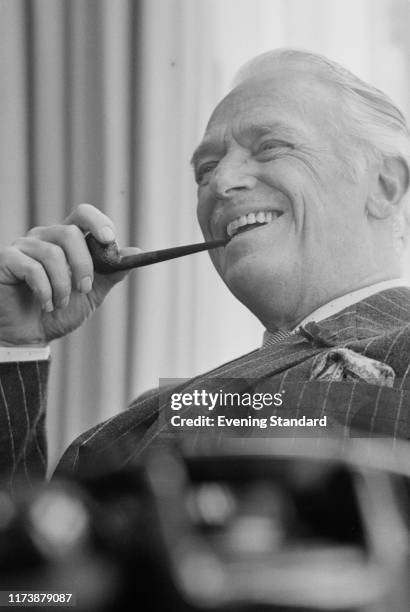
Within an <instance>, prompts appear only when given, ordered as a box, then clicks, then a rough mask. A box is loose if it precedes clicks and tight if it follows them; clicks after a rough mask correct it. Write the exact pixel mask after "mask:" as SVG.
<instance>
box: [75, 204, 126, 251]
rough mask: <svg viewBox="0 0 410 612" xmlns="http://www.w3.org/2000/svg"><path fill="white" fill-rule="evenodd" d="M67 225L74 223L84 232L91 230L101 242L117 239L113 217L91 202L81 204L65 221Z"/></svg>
mask: <svg viewBox="0 0 410 612" xmlns="http://www.w3.org/2000/svg"><path fill="white" fill-rule="evenodd" d="M64 224H65V225H70V224H74V225H77V226H78V227H79V228H81V229H82V231H83V232H91V233H92V234H93V236H95V238H97V240H99V241H100V242H104V243H107V242H112V241H113V240H115V235H116V231H115V226H114V224H113V222H112V221H111V219H110V218H109V217H107V215H104V213H102V212H101V211H100V210H98V208H95V206H92V205H91V204H80V205H79V206H77V208H76V209H75V210H73V212H72V213H70V214H69V215H68V217H67V218H66V219H65V221H64Z"/></svg>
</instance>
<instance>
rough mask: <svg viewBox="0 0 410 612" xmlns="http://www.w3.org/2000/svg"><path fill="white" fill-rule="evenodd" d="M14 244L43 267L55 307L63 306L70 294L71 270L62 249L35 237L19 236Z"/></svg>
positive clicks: (65, 304) (66, 303)
mask: <svg viewBox="0 0 410 612" xmlns="http://www.w3.org/2000/svg"><path fill="white" fill-rule="evenodd" d="M14 246H15V247H17V248H18V249H19V251H21V252H22V253H24V254H25V255H28V256H29V257H31V258H32V259H34V260H36V261H37V262H38V263H40V264H41V265H42V267H43V268H44V270H45V272H46V274H47V276H48V279H49V282H50V285H51V288H52V292H53V304H54V306H55V307H56V308H65V307H66V306H67V305H68V302H69V300H70V294H71V272H70V269H69V266H68V262H67V259H66V256H65V253H64V251H63V249H62V248H61V247H60V246H58V245H56V244H52V243H50V242H44V241H42V240H38V239H36V238H19V239H18V240H16V241H15V243H14Z"/></svg>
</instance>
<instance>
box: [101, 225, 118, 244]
mask: <svg viewBox="0 0 410 612" xmlns="http://www.w3.org/2000/svg"><path fill="white" fill-rule="evenodd" d="M100 238H101V240H103V241H104V242H112V241H113V240H115V234H114V232H113V231H112V229H111V228H110V227H108V225H106V226H105V227H103V228H102V230H100Z"/></svg>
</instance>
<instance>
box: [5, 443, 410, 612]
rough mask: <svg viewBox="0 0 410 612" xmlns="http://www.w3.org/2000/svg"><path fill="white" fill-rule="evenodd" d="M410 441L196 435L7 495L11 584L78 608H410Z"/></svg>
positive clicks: (7, 553) (378, 610)
mask: <svg viewBox="0 0 410 612" xmlns="http://www.w3.org/2000/svg"><path fill="white" fill-rule="evenodd" d="M409 480H410V450H409V448H408V446H407V445H402V446H401V445H397V446H396V448H395V452H394V454H393V452H392V451H391V450H389V447H388V443H387V442H386V444H385V443H384V442H383V441H373V440H372V441H369V440H360V439H359V440H357V439H356V440H350V441H345V446H344V447H343V446H341V444H340V442H337V441H335V440H318V439H298V440H297V441H294V442H293V443H292V442H291V441H289V440H285V439H282V440H281V439H264V440H261V439H258V440H252V439H246V440H245V439H242V440H239V439H231V440H228V441H227V440H224V444H223V448H220V447H219V445H216V444H214V443H212V442H209V441H205V440H204V441H198V440H192V441H190V440H189V439H188V440H187V441H186V442H185V443H184V444H183V445H182V447H181V446H180V447H175V446H174V445H172V446H171V445H170V446H169V447H164V446H162V447H161V448H160V447H159V448H157V449H156V450H155V451H154V449H153V450H152V452H150V453H149V455H147V456H146V458H145V459H144V461H142V462H141V463H139V464H136V465H133V466H128V467H127V469H123V470H121V471H117V472H110V473H106V474H103V475H93V476H90V477H87V478H85V479H83V480H82V481H81V482H80V483H75V484H74V483H70V482H55V483H52V484H51V485H49V486H48V487H39V488H38V489H35V490H34V491H30V492H27V491H22V492H20V493H18V494H17V495H16V497H15V499H13V500H12V499H11V498H9V497H7V496H6V494H1V495H0V568H1V590H3V591H4V590H15V591H16V590H20V591H21V590H24V591H28V590H32V591H39V590H42V589H45V590H47V591H50V590H51V591H59V592H61V591H66V592H73V593H75V594H76V601H77V605H76V609H78V610H94V609H98V610H110V611H111V610H116V609H117V610H118V609H122V610H128V609H129V610H131V609H134V608H136V609H139V610H142V611H147V612H148V611H150V612H151V611H154V612H155V611H158V612H159V611H161V612H166V611H170V612H171V611H178V612H179V611H182V612H183V611H187V612H188V611H199V610H215V611H216V610H221V611H231V612H233V611H238V612H239V611H244V610H247V611H253V610H255V611H257V612H259V611H262V610H302V609H303V610H329V611H330V610H366V612H368V611H372V612H382V611H387V610H388V611H389V612H390V611H392V612H393V611H394V612H405V611H406V612H407V610H408V609H409V605H410V599H409V592H408V585H407V582H408V576H409V532H408V524H406V523H408V520H409Z"/></svg>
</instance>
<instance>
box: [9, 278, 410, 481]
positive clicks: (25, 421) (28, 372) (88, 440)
mask: <svg viewBox="0 0 410 612" xmlns="http://www.w3.org/2000/svg"><path fill="white" fill-rule="evenodd" d="M335 347H336V348H341V349H348V352H347V353H346V352H344V354H348V355H351V352H354V353H356V354H358V355H362V356H364V357H365V358H369V359H371V360H374V361H375V362H380V363H381V364H386V365H387V366H388V368H387V370H388V371H389V372H390V370H391V371H392V385H393V386H386V385H385V384H382V383H380V384H377V381H375V382H373V383H372V384H369V383H368V382H365V379H360V377H359V378H358V379H357V380H353V381H352V380H343V379H339V380H337V381H334V380H323V379H320V378H319V379H318V378H316V379H315V374H314V373H315V372H317V371H318V367H317V365H318V363H321V362H323V361H324V360H323V358H324V357H325V356H326V354H327V353H330V352H331V351H333V352H334V349H335ZM342 353H343V351H342ZM376 365H377V363H376ZM373 366H374V364H373ZM38 367H39V366H37V364H20V366H19V368H17V366H16V364H8V365H7V366H5V367H4V366H3V365H1V366H0V380H1V382H2V386H1V391H0V392H1V393H2V396H1V398H0V399H1V401H2V405H1V410H2V418H3V427H2V430H1V432H2V434H1V435H2V441H3V445H2V449H3V453H2V454H3V457H2V462H1V466H2V469H3V474H4V479H5V481H6V482H7V483H10V482H12V481H13V479H14V478H15V476H16V474H17V473H19V474H21V475H22V477H23V478H24V479H26V480H28V481H29V480H30V479H31V476H32V474H33V475H34V474H43V473H44V459H45V451H44V450H43V449H44V444H45V440H44V430H43V426H44V419H43V415H44V401H45V398H44V392H45V391H44V389H45V378H46V374H45V373H43V375H42V376H41V371H40V370H39V369H38ZM319 369H320V368H319ZM378 369H380V371H383V370H384V369H385V368H383V367H381V368H376V370H378ZM359 370H360V368H359ZM365 370H366V368H365ZM255 380H256V383H255ZM257 381H260V382H259V383H258V382H257ZM262 383H263V388H264V390H265V391H266V389H267V385H268V388H269V390H270V391H271V392H272V393H276V392H282V393H283V392H284V393H285V398H286V401H285V403H284V407H280V408H277V409H276V410H277V414H278V415H281V416H286V417H298V416H301V415H303V416H306V417H307V418H320V417H322V416H324V415H325V416H327V417H328V421H329V422H330V423H331V424H334V425H335V427H337V428H338V429H339V431H340V429H341V430H342V431H343V432H344V433H345V435H346V436H348V435H355V432H356V433H357V434H358V435H361V436H387V437H389V438H391V439H392V441H394V440H396V439H398V438H404V439H409V438H410V289H409V288H406V287H400V288H394V289H389V290H386V291H383V292H381V293H378V294H376V295H373V296H371V297H369V298H367V299H365V300H363V301H362V302H359V303H357V304H354V305H353V306H350V307H348V308H346V309H345V310H343V311H342V312H339V313H337V314H336V315H334V316H332V317H329V318H328V319H325V320H323V321H320V322H319V323H308V324H307V325H305V326H304V327H303V328H302V329H300V330H298V332H297V333H294V334H291V335H289V336H287V337H286V338H284V339H283V340H281V341H279V342H275V343H273V344H270V345H269V346H265V347H263V348H261V349H258V350H255V351H252V352H251V353H248V354H247V355H244V356H242V357H240V358H239V359H235V360H234V361H231V362H229V363H227V364H224V365H222V366H220V367H218V368H216V369H215V370H213V371H211V372H208V373H206V374H205V375H202V376H198V377H196V378H194V379H192V380H190V381H188V382H184V383H181V385H180V387H179V389H178V390H180V391H181V390H183V391H184V392H193V391H194V390H195V389H198V388H200V389H207V390H208V391H219V390H223V391H235V392H237V391H240V390H243V389H244V388H246V387H247V386H248V387H249V385H250V384H252V385H253V387H252V388H253V389H254V390H257V388H258V384H262ZM23 385H24V386H25V392H24V391H23ZM168 396H169V389H166V390H162V389H160V390H159V391H157V392H155V391H153V392H151V393H148V394H144V396H143V397H142V398H141V399H140V400H138V399H137V400H135V401H134V402H133V403H132V404H131V406H130V408H129V409H128V410H126V411H125V412H122V413H120V414H119V415H117V416H115V417H113V418H111V419H109V420H107V421H105V422H104V423H100V424H99V425H97V426H96V427H94V428H93V429H91V430H89V431H87V432H86V433H84V434H83V435H82V436H80V437H79V438H78V439H77V440H76V441H75V442H74V443H73V444H72V445H71V446H70V447H69V449H68V450H67V451H66V453H65V454H64V456H63V458H62V460H61V461H60V464H59V466H58V469H57V472H58V473H60V474H63V473H64V474H70V475H76V474H79V473H86V472H87V471H89V470H92V471H95V469H96V466H97V465H98V466H99V469H101V470H105V469H107V468H109V467H118V465H126V464H128V463H129V462H130V461H133V460H134V459H135V458H137V457H139V456H140V455H141V453H144V452H145V450H146V449H148V448H149V447H150V446H151V444H152V443H153V442H156V443H157V444H159V443H161V440H163V439H167V437H169V433H168V432H167V431H166V424H165V423H164V419H162V418H161V414H162V413H163V411H164V410H165V407H166V401H167V398H168ZM180 414H182V411H180ZM158 415H160V418H158Z"/></svg>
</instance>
